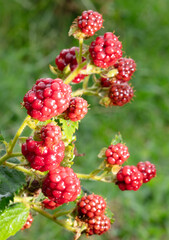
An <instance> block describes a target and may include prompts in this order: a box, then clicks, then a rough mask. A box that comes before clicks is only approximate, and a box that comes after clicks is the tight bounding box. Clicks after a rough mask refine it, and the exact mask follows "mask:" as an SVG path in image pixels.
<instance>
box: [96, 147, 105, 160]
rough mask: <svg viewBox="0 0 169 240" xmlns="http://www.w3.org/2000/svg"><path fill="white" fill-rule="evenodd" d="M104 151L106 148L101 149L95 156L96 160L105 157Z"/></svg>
mask: <svg viewBox="0 0 169 240" xmlns="http://www.w3.org/2000/svg"><path fill="white" fill-rule="evenodd" d="M106 150H107V148H106V147H104V148H102V149H101V150H100V152H99V154H98V155H97V156H98V158H105V157H106V155H105V152H106Z"/></svg>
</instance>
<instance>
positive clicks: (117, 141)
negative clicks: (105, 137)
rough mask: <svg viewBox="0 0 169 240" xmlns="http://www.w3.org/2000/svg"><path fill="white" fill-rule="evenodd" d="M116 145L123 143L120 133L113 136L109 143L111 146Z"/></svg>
mask: <svg viewBox="0 0 169 240" xmlns="http://www.w3.org/2000/svg"><path fill="white" fill-rule="evenodd" d="M117 143H123V139H122V136H121V134H120V133H119V134H118V135H115V137H114V138H113V139H112V141H111V144H112V145H116V144H117Z"/></svg>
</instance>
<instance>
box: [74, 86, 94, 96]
mask: <svg viewBox="0 0 169 240" xmlns="http://www.w3.org/2000/svg"><path fill="white" fill-rule="evenodd" d="M96 90H98V88H88V89H78V90H76V91H75V92H72V97H76V96H81V95H83V94H85V95H96V96H97V95H98V93H97V91H96Z"/></svg>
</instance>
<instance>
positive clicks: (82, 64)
mask: <svg viewBox="0 0 169 240" xmlns="http://www.w3.org/2000/svg"><path fill="white" fill-rule="evenodd" d="M86 63H87V62H86V61H84V62H82V63H81V64H79V66H78V67H77V68H76V69H75V70H74V71H73V72H71V73H70V74H69V76H68V77H67V78H66V79H65V81H64V83H66V84H69V83H70V82H71V81H72V80H73V79H74V78H75V77H76V76H77V75H78V74H79V73H80V70H81V69H82V68H83V67H84V66H85V65H86Z"/></svg>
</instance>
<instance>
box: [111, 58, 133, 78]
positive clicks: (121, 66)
mask: <svg viewBox="0 0 169 240" xmlns="http://www.w3.org/2000/svg"><path fill="white" fill-rule="evenodd" d="M114 67H115V68H117V69H118V72H119V73H118V74H117V75H116V78H117V79H119V80H123V81H129V80H130V79H131V77H132V75H133V73H134V72H135V70H136V63H135V61H134V60H133V59H131V58H120V59H119V60H118V62H117V63H116V64H115V65H114Z"/></svg>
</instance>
